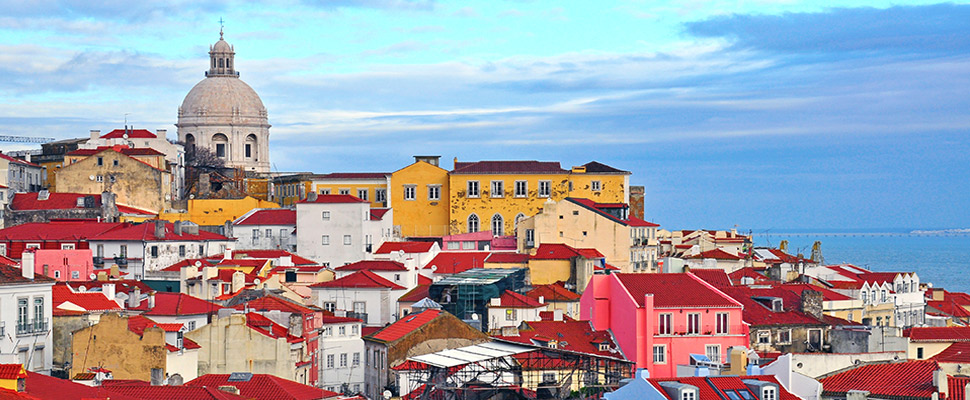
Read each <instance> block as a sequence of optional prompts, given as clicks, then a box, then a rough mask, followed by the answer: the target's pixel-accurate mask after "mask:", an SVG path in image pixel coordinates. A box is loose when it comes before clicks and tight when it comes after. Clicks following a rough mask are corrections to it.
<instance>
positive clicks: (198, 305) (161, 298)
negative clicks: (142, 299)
mask: <svg viewBox="0 0 970 400" xmlns="http://www.w3.org/2000/svg"><path fill="white" fill-rule="evenodd" d="M220 308H222V306H220V305H218V304H216V303H212V302H209V301H206V300H202V299H200V298H197V297H192V296H189V295H187V294H184V293H169V292H156V293H155V307H154V308H152V309H151V310H148V311H145V312H144V315H159V316H172V315H202V314H213V313H216V312H219V309H220Z"/></svg>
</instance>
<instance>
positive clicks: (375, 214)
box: [370, 208, 391, 221]
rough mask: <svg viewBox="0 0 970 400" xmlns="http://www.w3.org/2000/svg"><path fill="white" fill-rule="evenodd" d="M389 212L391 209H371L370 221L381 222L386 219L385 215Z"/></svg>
mask: <svg viewBox="0 0 970 400" xmlns="http://www.w3.org/2000/svg"><path fill="white" fill-rule="evenodd" d="M388 211H391V209H390V208H371V209H370V220H371V221H380V220H382V219H384V215H386V214H387V212H388Z"/></svg>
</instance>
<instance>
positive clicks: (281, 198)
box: [272, 179, 311, 207]
mask: <svg viewBox="0 0 970 400" xmlns="http://www.w3.org/2000/svg"><path fill="white" fill-rule="evenodd" d="M310 185H311V182H310V180H309V179H307V180H301V181H298V182H285V183H277V184H274V185H273V196H272V198H273V200H274V201H277V202H279V204H280V205H281V206H283V207H286V206H291V205H294V204H296V203H297V202H298V201H300V200H303V199H305V198H306V195H307V193H310V189H311V187H310Z"/></svg>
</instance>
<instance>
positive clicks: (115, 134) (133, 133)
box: [101, 129, 158, 139]
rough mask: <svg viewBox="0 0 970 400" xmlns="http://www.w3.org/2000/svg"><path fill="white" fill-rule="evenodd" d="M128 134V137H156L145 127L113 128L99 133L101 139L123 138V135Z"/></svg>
mask: <svg viewBox="0 0 970 400" xmlns="http://www.w3.org/2000/svg"><path fill="white" fill-rule="evenodd" d="M126 134H127V135H128V138H129V139H156V138H158V136H156V135H155V134H154V133H151V132H150V131H149V130H147V129H115V130H113V131H111V132H108V133H105V134H104V135H101V138H102V139H123V138H124V137H125V135H126Z"/></svg>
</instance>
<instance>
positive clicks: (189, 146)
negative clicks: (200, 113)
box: [185, 133, 195, 153]
mask: <svg viewBox="0 0 970 400" xmlns="http://www.w3.org/2000/svg"><path fill="white" fill-rule="evenodd" d="M193 151H195V135H193V134H191V133H187V134H185V152H186V153H191V152H193Z"/></svg>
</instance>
